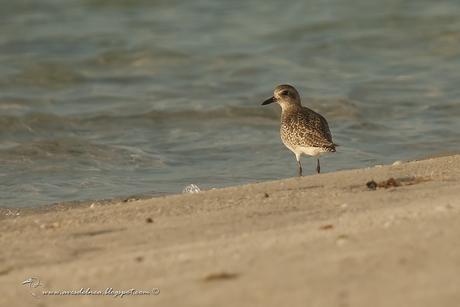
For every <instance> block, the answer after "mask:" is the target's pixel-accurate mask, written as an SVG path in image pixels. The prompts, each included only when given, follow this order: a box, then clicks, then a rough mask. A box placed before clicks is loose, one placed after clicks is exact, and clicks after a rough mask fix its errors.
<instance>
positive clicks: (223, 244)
mask: <svg viewBox="0 0 460 307" xmlns="http://www.w3.org/2000/svg"><path fill="white" fill-rule="evenodd" d="M391 178H393V179H392V180H389V179H391ZM372 180H373V182H371V181H372ZM0 213H1V218H0V287H1V289H2V295H1V296H0V306H102V305H107V304H111V305H134V304H135V305H137V306H184V305H187V306H458V302H459V301H460V286H459V285H460V245H459V244H458V241H459V237H460V155H455V156H448V157H440V158H434V159H429V160H423V161H416V162H408V163H402V164H397V165H392V166H383V167H373V168H368V169H359V170H351V171H342V172H336V173H328V174H321V175H313V176H306V177H303V178H301V179H298V178H291V179H286V180H281V181H275V182H265V183H259V184H251V185H245V186H239V187H232V188H226V189H219V190H212V191H207V192H202V193H198V194H189V195H177V196H168V197H161V198H155V199H149V200H138V201H126V202H119V203H114V204H99V203H95V204H93V205H91V206H90V205H86V206H72V207H71V208H65V207H63V206H58V207H56V208H51V209H48V210H35V211H34V210H24V211H18V212H17V213H19V215H16V211H14V210H13V211H8V210H5V209H2V210H1V211H0ZM28 277H37V278H38V279H39V280H40V282H41V284H38V285H36V284H34V285H30V284H26V285H21V282H22V281H24V280H25V279H26V278H28ZM35 286H36V287H35ZM81 288H84V289H87V288H90V289H91V291H93V292H95V291H98V290H101V291H103V290H105V289H106V288H113V289H114V290H125V291H126V290H129V289H132V288H134V289H136V290H139V291H148V290H152V289H153V288H159V289H160V293H159V294H158V295H142V296H140V295H139V296H129V295H126V296H124V297H123V298H120V297H114V296H96V295H91V296H90V295H65V296H43V295H42V292H41V291H43V290H56V291H59V290H75V291H77V290H80V289H81ZM32 293H34V294H35V296H33V295H32Z"/></svg>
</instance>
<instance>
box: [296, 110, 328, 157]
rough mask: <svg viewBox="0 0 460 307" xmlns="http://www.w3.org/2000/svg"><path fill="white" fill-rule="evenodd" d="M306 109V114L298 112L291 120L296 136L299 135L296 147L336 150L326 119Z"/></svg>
mask: <svg viewBox="0 0 460 307" xmlns="http://www.w3.org/2000/svg"><path fill="white" fill-rule="evenodd" d="M305 109H306V110H305V112H297V113H296V114H295V115H294V116H292V117H291V118H290V122H291V124H292V125H293V126H292V127H294V126H295V131H296V133H295V134H297V135H296V137H295V145H297V146H311V147H322V148H328V149H332V150H335V145H334V143H333V142H332V135H331V131H330V130H329V125H328V123H327V121H326V119H325V118H324V117H323V116H322V115H321V114H318V113H316V112H314V111H312V110H310V109H307V108H305Z"/></svg>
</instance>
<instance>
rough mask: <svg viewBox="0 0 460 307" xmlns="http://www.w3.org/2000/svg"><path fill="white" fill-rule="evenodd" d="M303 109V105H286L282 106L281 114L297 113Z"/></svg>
mask: <svg viewBox="0 0 460 307" xmlns="http://www.w3.org/2000/svg"><path fill="white" fill-rule="evenodd" d="M300 109H302V105H300V104H286V105H281V114H283V115H284V114H288V113H291V112H296V111H298V110H300Z"/></svg>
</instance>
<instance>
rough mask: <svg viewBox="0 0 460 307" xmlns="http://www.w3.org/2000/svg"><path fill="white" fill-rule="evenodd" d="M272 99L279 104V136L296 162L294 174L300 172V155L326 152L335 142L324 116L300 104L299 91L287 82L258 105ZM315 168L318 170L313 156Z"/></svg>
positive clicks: (300, 174)
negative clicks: (293, 155) (296, 169)
mask: <svg viewBox="0 0 460 307" xmlns="http://www.w3.org/2000/svg"><path fill="white" fill-rule="evenodd" d="M273 102H276V103H278V104H279V105H280V106H281V128H280V134H281V140H282V141H283V143H284V145H285V146H286V147H287V148H289V149H290V150H291V151H292V152H293V153H294V154H295V158H296V160H297V165H298V174H299V176H302V164H301V163H300V156H301V155H302V154H306V155H308V156H314V157H319V155H321V154H324V153H327V152H335V147H336V146H337V145H336V144H334V142H332V135H331V131H329V125H328V124H327V121H326V119H325V118H324V117H323V116H322V115H321V114H318V113H316V112H315V111H313V110H310V109H309V108H307V107H303V106H302V104H301V102H300V95H299V93H298V92H297V90H296V89H295V88H294V87H293V86H290V85H286V84H283V85H278V86H277V87H276V88H275V90H274V92H273V96H272V97H270V98H268V99H267V100H265V101H264V102H263V103H262V105H267V104H270V103H273ZM316 171H317V172H318V174H319V173H320V171H321V168H320V165H319V158H317V164H316Z"/></svg>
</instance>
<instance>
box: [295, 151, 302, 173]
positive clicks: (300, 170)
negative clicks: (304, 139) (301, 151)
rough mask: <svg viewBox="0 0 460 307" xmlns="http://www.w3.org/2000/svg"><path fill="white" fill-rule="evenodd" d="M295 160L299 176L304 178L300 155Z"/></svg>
mask: <svg viewBox="0 0 460 307" xmlns="http://www.w3.org/2000/svg"><path fill="white" fill-rule="evenodd" d="M295 158H296V160H297V166H298V172H297V174H298V175H299V177H302V164H300V155H295Z"/></svg>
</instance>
